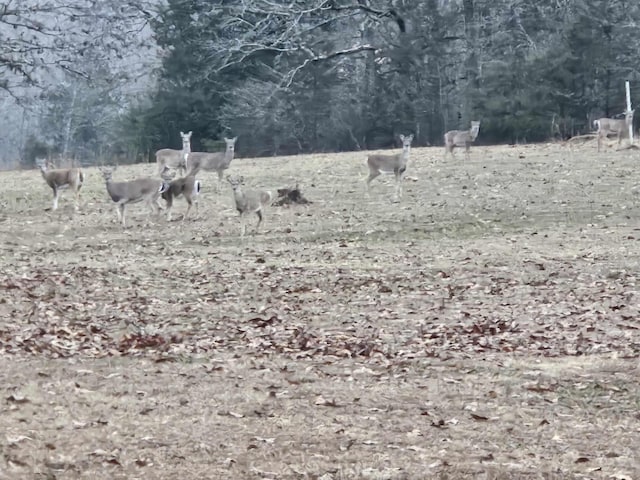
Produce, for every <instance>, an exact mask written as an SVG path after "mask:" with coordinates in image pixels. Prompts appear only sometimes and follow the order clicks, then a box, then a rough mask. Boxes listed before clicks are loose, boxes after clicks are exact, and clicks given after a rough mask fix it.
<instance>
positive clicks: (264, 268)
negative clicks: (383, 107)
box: [0, 144, 640, 480]
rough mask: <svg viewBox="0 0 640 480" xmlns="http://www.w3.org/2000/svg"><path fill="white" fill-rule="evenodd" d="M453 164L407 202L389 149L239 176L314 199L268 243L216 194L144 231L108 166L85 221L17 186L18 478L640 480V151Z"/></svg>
mask: <svg viewBox="0 0 640 480" xmlns="http://www.w3.org/2000/svg"><path fill="white" fill-rule="evenodd" d="M443 153H444V149H443V148H426V149H413V151H412V159H411V162H410V166H409V170H408V174H407V175H408V177H410V178H408V179H407V181H406V185H405V188H404V198H403V200H402V202H401V203H399V204H393V203H391V198H392V196H393V182H392V180H391V178H385V179H382V180H381V179H376V180H374V182H373V183H372V195H371V197H370V198H369V199H366V198H364V178H365V175H366V167H365V166H364V159H365V156H366V155H365V154H364V153H349V154H338V155H306V156H298V157H282V158H266V159H236V160H234V161H233V163H232V165H231V169H230V173H231V172H232V173H237V174H241V175H243V176H244V177H245V179H246V180H247V183H248V184H249V186H259V187H265V188H268V189H270V190H273V191H275V190H276V189H277V188H281V187H284V186H291V185H295V183H296V182H297V181H299V182H300V187H301V189H302V191H303V193H304V195H305V196H306V197H307V198H309V199H310V200H312V201H313V202H314V203H313V204H312V205H309V206H306V207H292V208H276V207H272V208H270V209H268V210H267V211H266V217H265V221H264V223H263V227H264V230H263V231H262V232H261V233H260V234H258V235H254V236H249V237H245V238H244V239H241V238H240V236H239V234H240V220H239V219H238V217H237V213H236V212H235V211H234V210H233V208H232V200H231V198H232V197H231V191H230V188H229V187H228V185H226V184H225V185H224V186H223V188H224V191H223V193H222V194H221V195H217V194H215V193H214V189H215V186H214V185H215V182H216V181H217V176H216V175H215V174H206V173H205V174H203V175H201V178H202V180H203V182H204V191H203V195H202V197H201V205H200V216H199V218H198V219H197V220H191V221H187V222H186V223H185V224H184V225H181V224H180V216H179V215H174V216H177V219H176V221H173V222H170V223H167V222H165V221H164V219H154V220H153V221H152V222H151V223H150V224H149V225H147V226H145V223H146V215H147V212H146V211H145V207H144V206H141V205H133V206H130V207H128V208H129V212H128V222H129V225H130V226H129V228H127V229H126V230H123V229H122V228H121V227H120V226H119V225H118V224H117V223H116V214H115V210H114V208H113V206H112V205H111V204H110V203H109V202H108V201H107V195H106V192H105V189H104V185H103V183H102V180H101V177H100V175H99V173H98V172H97V170H93V169H85V173H86V174H87V175H86V176H87V181H86V184H85V187H84V189H83V191H82V193H81V208H82V211H81V212H80V213H79V214H74V213H73V202H72V199H71V198H70V196H69V195H68V194H67V195H63V197H62V198H61V200H60V209H59V210H58V211H57V212H51V211H45V210H44V209H45V208H47V207H49V206H50V198H49V194H50V192H49V189H48V187H46V185H45V184H44V182H43V181H42V179H41V177H40V176H39V174H38V172H37V171H30V172H5V173H1V174H0V182H2V185H3V189H2V190H3V193H2V195H1V196H0V204H1V207H2V208H1V210H0V227H2V228H1V229H0V248H1V252H0V253H1V255H2V259H3V269H2V272H0V351H1V352H3V353H2V356H0V362H1V363H0V367H1V369H0V372H2V373H0V380H2V400H3V402H2V411H1V416H0V430H1V431H3V432H4V434H3V435H1V436H0V452H1V453H2V455H1V456H0V478H12V479H13V478H48V479H53V478H57V479H72V478H110V479H113V478H145V479H150V478H167V479H169V478H184V479H187V478H238V479H322V480H329V479H334V480H337V479H424V478H440V479H455V478H484V479H513V478H531V479H556V478H557V479H560V478H606V479H623V478H638V477H639V476H640V466H639V464H638V458H640V416H639V409H640V408H639V407H640V387H639V386H638V381H637V379H638V375H639V374H640V369H639V366H638V355H639V353H640V333H639V332H640V330H639V328H640V327H638V324H637V319H638V318H639V316H638V311H639V307H640V302H639V298H638V295H639V292H638V271H639V270H638V262H639V259H640V256H639V254H640V247H639V245H638V235H640V234H639V233H638V227H637V225H638V207H637V192H638V190H637V189H636V184H638V183H640V182H638V173H637V172H638V167H637V164H638V161H640V154H638V153H637V152H635V151H633V150H626V151H620V152H614V151H613V150H608V151H606V152H603V153H602V154H601V155H597V154H596V153H595V146H594V145H592V144H587V145H585V146H579V147H578V146H574V147H573V148H571V147H568V146H567V147H563V146H560V145H550V144H549V145H536V146H530V145H524V146H515V147H507V146H503V147H488V148H485V147H475V148H472V159H471V161H470V162H464V161H463V160H462V155H458V160H456V161H455V162H454V161H451V160H447V162H444V161H443V160H442V156H443ZM154 171H155V167H154V166H153V165H140V166H135V167H126V168H122V170H120V169H119V170H118V171H117V172H116V175H115V176H116V177H117V178H116V180H117V179H120V178H123V179H124V178H127V177H129V178H133V177H134V176H136V175H140V174H143V173H147V174H153V173H154ZM184 209H186V205H185V204H184V201H182V200H178V202H177V204H176V206H175V207H174V214H177V213H180V212H183V211H184Z"/></svg>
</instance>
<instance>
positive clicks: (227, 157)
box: [187, 137, 238, 191]
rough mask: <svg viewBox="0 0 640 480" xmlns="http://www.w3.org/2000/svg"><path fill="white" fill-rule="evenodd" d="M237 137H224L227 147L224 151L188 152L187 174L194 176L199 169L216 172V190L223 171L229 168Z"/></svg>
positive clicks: (220, 182) (219, 184) (219, 185)
mask: <svg viewBox="0 0 640 480" xmlns="http://www.w3.org/2000/svg"><path fill="white" fill-rule="evenodd" d="M237 139H238V137H234V138H225V139H224V142H225V144H226V145H227V148H226V150H225V151H224V152H191V153H190V154H189V164H190V165H191V170H190V171H189V174H188V175H187V176H195V175H196V174H197V173H198V172H199V171H200V170H206V171H215V172H218V187H217V188H218V191H220V187H221V185H222V177H223V175H224V171H225V170H226V169H227V168H229V165H230V164H231V160H233V155H234V150H235V145H236V140H237Z"/></svg>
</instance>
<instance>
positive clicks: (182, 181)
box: [162, 169, 202, 222]
mask: <svg viewBox="0 0 640 480" xmlns="http://www.w3.org/2000/svg"><path fill="white" fill-rule="evenodd" d="M173 176H175V173H174V175H171V174H170V173H169V172H167V170H166V169H165V171H164V172H163V174H162V179H163V180H164V181H165V182H169V185H168V186H167V189H166V190H165V191H164V192H162V198H163V199H164V200H165V202H166V203H167V221H169V222H170V221H171V208H172V207H173V200H174V199H176V198H178V197H180V196H184V199H185V200H186V201H187V211H186V212H185V214H184V215H183V216H182V221H183V222H184V221H185V219H186V218H187V217H188V216H189V211H190V210H191V207H192V206H193V204H194V203H195V205H196V216H197V215H198V195H199V194H200V189H201V186H202V184H201V183H200V180H196V177H194V176H187V177H182V178H177V179H175V180H173Z"/></svg>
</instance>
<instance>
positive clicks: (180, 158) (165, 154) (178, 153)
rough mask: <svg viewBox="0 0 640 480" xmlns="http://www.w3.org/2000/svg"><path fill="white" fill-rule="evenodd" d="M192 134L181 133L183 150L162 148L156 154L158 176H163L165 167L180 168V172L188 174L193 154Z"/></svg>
mask: <svg viewBox="0 0 640 480" xmlns="http://www.w3.org/2000/svg"><path fill="white" fill-rule="evenodd" d="M192 133H193V132H187V133H184V132H180V138H182V150H175V149H173V148H162V149H160V150H158V151H157V152H156V164H157V165H158V174H160V175H162V172H163V171H164V167H171V168H178V169H179V170H180V172H183V171H184V172H186V170H187V161H188V158H189V152H191V134H192Z"/></svg>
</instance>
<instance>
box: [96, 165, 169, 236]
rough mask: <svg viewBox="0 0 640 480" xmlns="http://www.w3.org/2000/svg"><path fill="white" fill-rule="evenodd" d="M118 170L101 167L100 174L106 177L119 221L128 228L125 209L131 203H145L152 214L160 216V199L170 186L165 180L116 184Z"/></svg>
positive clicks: (151, 179) (148, 179) (146, 179)
mask: <svg viewBox="0 0 640 480" xmlns="http://www.w3.org/2000/svg"><path fill="white" fill-rule="evenodd" d="M116 168H117V167H113V168H105V167H100V172H101V173H102V176H103V177H104V181H105V184H106V187H107V193H109V196H110V197H111V200H113V201H114V202H115V204H116V213H117V214H118V221H120V222H122V226H123V227H125V228H126V221H125V207H126V206H127V205H129V204H130V203H138V202H145V203H146V204H147V205H148V206H149V208H150V209H151V211H152V213H155V214H156V215H157V214H159V213H160V207H159V206H158V199H159V197H160V195H161V194H162V193H164V192H165V191H166V190H167V188H168V186H169V184H168V183H167V182H166V181H165V180H164V179H155V178H149V177H145V178H138V179H135V180H130V181H128V182H114V181H113V178H112V177H113V172H114V171H115V170H116Z"/></svg>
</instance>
